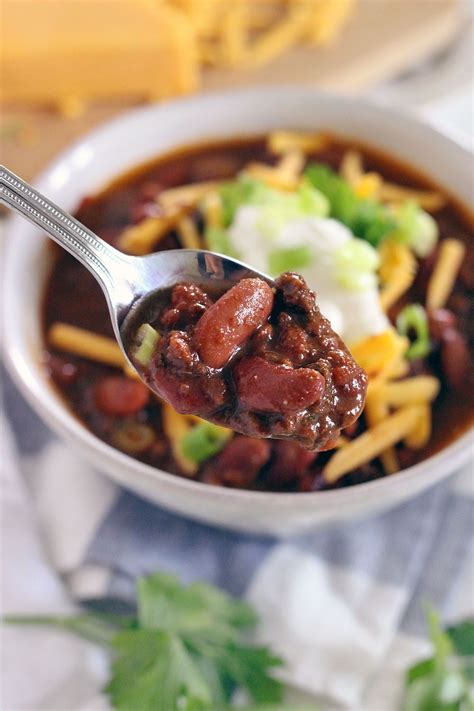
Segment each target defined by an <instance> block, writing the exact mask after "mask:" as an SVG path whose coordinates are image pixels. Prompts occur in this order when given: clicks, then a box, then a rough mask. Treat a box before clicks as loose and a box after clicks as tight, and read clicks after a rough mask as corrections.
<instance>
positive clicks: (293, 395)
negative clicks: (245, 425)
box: [233, 356, 326, 413]
mask: <svg viewBox="0 0 474 711" xmlns="http://www.w3.org/2000/svg"><path fill="white" fill-rule="evenodd" d="M233 374H234V379H235V383H236V388H237V395H238V397H239V400H240V401H241V403H242V404H243V405H245V407H248V408H249V409H251V410H260V411H263V412H281V413H286V412H298V411H300V410H304V409H305V408H307V407H309V406H310V405H314V404H315V403H316V402H319V400H320V399H321V397H322V395H323V393H324V388H325V383H326V381H325V379H324V377H323V376H322V375H321V373H319V372H318V371H316V370H311V369H310V368H291V367H289V366H287V365H282V364H279V363H269V362H268V361H266V360H264V359H263V358H259V357H258V356H249V357H248V358H242V360H241V361H240V362H239V363H237V365H236V367H235V368H234V372H233Z"/></svg>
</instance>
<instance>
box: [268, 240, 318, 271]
mask: <svg viewBox="0 0 474 711" xmlns="http://www.w3.org/2000/svg"><path fill="white" fill-rule="evenodd" d="M312 261H313V251H312V249H311V247H310V246H309V245H306V244H302V245H300V246H298V247H288V248H282V249H274V250H273V251H272V252H270V253H269V255H268V268H269V270H270V274H272V275H273V274H282V273H283V272H288V271H291V270H293V269H297V270H298V269H303V268H304V267H307V266H309V265H310V264H311V262H312Z"/></svg>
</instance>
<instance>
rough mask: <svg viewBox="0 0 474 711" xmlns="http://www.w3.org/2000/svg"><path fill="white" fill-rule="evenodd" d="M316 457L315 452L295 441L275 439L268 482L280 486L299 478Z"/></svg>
mask: <svg viewBox="0 0 474 711" xmlns="http://www.w3.org/2000/svg"><path fill="white" fill-rule="evenodd" d="M316 457H317V452H310V451H309V450H308V449H305V448H304V447H302V446H301V445H300V444H298V443H297V442H289V441H288V442H284V441H282V440H276V441H275V442H274V443H273V457H272V463H271V466H270V469H269V472H268V479H269V482H270V484H272V486H281V485H282V484H288V483H289V482H290V481H294V480H295V479H301V478H302V477H303V475H304V474H305V472H306V471H307V469H308V467H309V466H310V464H312V463H313V462H314V460H315V459H316Z"/></svg>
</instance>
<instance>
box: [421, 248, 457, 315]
mask: <svg viewBox="0 0 474 711" xmlns="http://www.w3.org/2000/svg"><path fill="white" fill-rule="evenodd" d="M465 253H466V247H465V246H464V244H463V243H462V242H460V241H459V240H457V239H445V240H443V241H442V242H441V244H440V247H439V254H438V258H437V260H436V264H435V268H434V270H433V274H432V275H431V279H430V281H429V283H428V289H427V292H426V306H427V308H429V309H440V308H442V307H443V306H444V305H445V304H446V301H447V300H448V298H449V295H450V294H451V292H452V290H453V286H454V283H455V281H456V277H457V275H458V272H459V268H460V266H461V264H462V260H463V258H464V254H465Z"/></svg>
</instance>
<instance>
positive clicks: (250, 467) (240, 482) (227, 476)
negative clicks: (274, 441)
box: [203, 435, 271, 488]
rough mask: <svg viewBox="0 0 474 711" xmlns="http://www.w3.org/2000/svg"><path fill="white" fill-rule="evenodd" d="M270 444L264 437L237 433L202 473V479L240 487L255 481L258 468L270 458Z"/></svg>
mask: <svg viewBox="0 0 474 711" xmlns="http://www.w3.org/2000/svg"><path fill="white" fill-rule="evenodd" d="M270 453H271V445H270V442H268V441H267V440H265V439H253V438H252V437H244V436H243V435H237V436H236V437H234V438H233V439H231V440H230V442H228V444H226V446H225V447H224V449H223V450H222V452H221V453H220V454H219V455H218V456H217V457H216V458H215V459H214V461H213V462H211V463H210V464H209V465H208V466H207V467H206V469H205V471H204V474H203V479H204V481H207V482H209V483H215V482H216V480H219V482H220V483H221V484H224V485H227V486H233V487H237V488H242V487H246V486H250V485H251V484H253V482H254V481H255V479H256V477H257V475H258V473H259V471H260V469H261V468H262V467H263V465H264V464H266V463H267V462H268V460H269V459H270Z"/></svg>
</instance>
